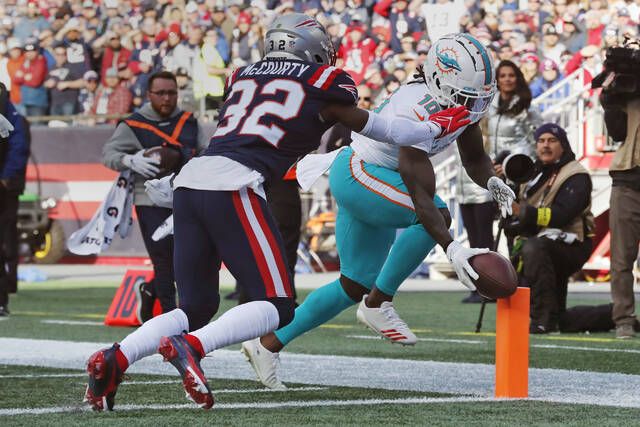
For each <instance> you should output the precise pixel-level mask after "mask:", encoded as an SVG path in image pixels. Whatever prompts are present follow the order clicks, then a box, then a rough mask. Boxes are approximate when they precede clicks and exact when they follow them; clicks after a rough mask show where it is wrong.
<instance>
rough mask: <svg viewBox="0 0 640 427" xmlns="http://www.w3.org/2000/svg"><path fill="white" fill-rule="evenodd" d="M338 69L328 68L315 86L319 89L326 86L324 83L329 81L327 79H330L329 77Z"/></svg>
mask: <svg viewBox="0 0 640 427" xmlns="http://www.w3.org/2000/svg"><path fill="white" fill-rule="evenodd" d="M335 69H336V67H332V66H328V67H327V68H325V70H324V71H323V72H322V74H320V77H318V80H316V81H315V82H314V83H313V85H314V86H315V87H317V88H322V85H323V84H324V82H326V81H327V79H328V78H329V76H330V75H331V73H333V72H334V71H335Z"/></svg>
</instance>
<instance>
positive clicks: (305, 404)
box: [0, 397, 507, 416]
mask: <svg viewBox="0 0 640 427" xmlns="http://www.w3.org/2000/svg"><path fill="white" fill-rule="evenodd" d="M506 400H507V399H495V398H491V397H407V398H399V399H358V400H305V401H300V400H292V401H288V402H247V403H218V404H216V405H214V409H215V410H216V411H219V410H222V409H278V408H313V407H326V406H365V405H384V404H391V405H418V404H430V403H479V402H501V401H506ZM144 409H153V410H167V409H198V407H197V406H196V405H194V404H192V403H183V404H173V405H164V404H163V405H160V404H151V405H127V404H125V405H118V406H116V408H115V412H122V411H140V410H144ZM89 411H90V408H89V407H87V406H54V407H48V408H8V409H0V416H16V415H45V414H56V413H72V412H89Z"/></svg>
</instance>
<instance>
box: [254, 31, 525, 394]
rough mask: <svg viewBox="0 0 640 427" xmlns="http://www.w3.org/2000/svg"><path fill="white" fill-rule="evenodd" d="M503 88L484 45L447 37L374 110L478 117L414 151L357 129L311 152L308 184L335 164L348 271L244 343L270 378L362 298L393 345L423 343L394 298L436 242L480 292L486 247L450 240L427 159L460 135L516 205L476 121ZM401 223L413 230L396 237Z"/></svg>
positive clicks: (365, 312) (472, 158)
mask: <svg viewBox="0 0 640 427" xmlns="http://www.w3.org/2000/svg"><path fill="white" fill-rule="evenodd" d="M495 92H496V82H495V73H494V69H493V64H492V61H491V58H490V56H489V54H488V53H487V51H486V49H485V48H484V47H483V46H482V45H481V44H480V43H479V42H478V41H477V40H475V39H474V38H473V37H471V36H469V35H468V34H450V35H447V36H444V37H442V38H441V39H439V40H438V41H436V43H434V45H433V46H432V47H431V49H430V51H429V54H428V56H427V60H426V62H425V63H424V64H423V67H422V68H421V69H420V70H419V72H418V74H417V75H416V80H415V81H412V82H410V83H408V84H406V85H403V86H401V87H400V88H399V89H398V90H397V91H396V92H395V93H393V94H392V95H391V96H390V97H389V98H388V99H387V100H385V101H384V102H383V103H381V104H380V105H379V106H378V107H377V109H376V110H375V111H376V112H377V113H378V114H380V115H381V116H388V117H392V116H395V117H404V118H409V119H412V120H416V121H425V120H432V121H438V116H439V113H440V112H441V111H442V110H444V109H446V108H450V107H453V106H456V105H462V106H466V107H467V108H468V109H469V111H470V113H471V114H470V119H471V123H470V124H468V125H467V126H464V127H461V128H459V129H458V130H456V131H455V132H452V133H450V134H449V135H446V136H443V137H440V138H436V139H435V140H431V141H425V142H424V143H421V144H417V145H414V146H411V147H397V146H392V145H389V144H385V143H382V142H378V141H375V140H373V139H370V138H367V137H362V136H360V135H356V134H353V143H352V144H351V146H350V147H347V148H345V149H343V150H341V151H340V152H338V153H336V152H334V153H329V154H327V155H322V156H319V155H315V156H314V155H312V156H307V157H306V158H305V159H303V160H302V161H301V162H300V163H299V164H298V177H299V181H300V183H301V185H302V186H303V188H304V187H306V186H307V184H308V182H309V181H313V179H314V178H315V177H316V176H317V175H318V174H319V173H321V172H323V171H324V170H326V168H321V167H319V166H318V165H319V164H322V161H323V160H324V161H325V163H326V164H330V165H331V170H330V176H329V180H330V184H331V191H332V194H333V195H334V197H335V198H336V200H337V202H338V206H339V208H338V214H337V220H336V240H337V246H338V253H339V256H340V273H341V276H340V278H339V279H338V280H335V281H334V282H332V283H329V284H327V285H325V286H323V287H321V288H318V289H316V290H315V291H314V292H312V293H311V294H309V296H308V297H307V298H306V299H305V300H304V302H303V304H302V305H300V306H299V307H298V308H297V309H296V312H295V317H294V320H293V321H292V322H291V323H290V324H288V325H287V326H285V327H283V328H280V329H278V330H276V331H275V332H272V333H269V334H267V335H265V336H263V337H261V338H256V339H255V340H251V341H246V342H244V343H243V346H242V352H243V353H244V354H245V356H246V357H247V359H248V360H249V362H250V363H251V365H252V367H253V368H254V370H255V371H256V374H257V375H258V379H259V380H260V381H261V382H262V383H263V384H265V385H266V386H267V387H271V388H284V385H283V384H282V383H281V382H280V380H279V379H278V378H277V375H276V365H277V363H276V360H277V359H278V352H279V351H280V350H281V349H282V348H283V347H284V346H286V345H287V344H288V343H289V342H290V341H292V340H293V339H294V338H296V337H298V336H300V335H302V334H303V333H305V332H307V331H309V330H311V329H313V328H315V327H317V326H319V325H321V324H323V323H325V322H326V321H328V320H330V319H331V318H333V317H334V316H336V315H337V314H338V313H340V312H341V311H343V310H344V309H346V308H347V307H350V306H352V305H354V304H356V303H358V302H360V304H359V306H358V311H357V317H358V320H359V321H361V322H362V323H364V324H366V325H367V326H368V327H369V328H371V329H372V330H374V331H376V332H377V333H379V334H380V335H381V336H383V337H384V338H386V339H388V340H391V341H392V342H397V343H401V344H404V345H412V344H415V342H416V336H415V335H414V334H413V332H411V330H410V329H409V327H408V326H407V325H406V323H405V322H404V321H402V319H401V318H400V317H399V316H398V314H397V313H396V311H395V310H394V308H393V303H392V299H393V296H394V295H395V293H396V291H397V289H398V287H399V286H400V284H401V283H402V282H403V281H404V280H405V279H406V278H407V277H408V276H409V274H411V272H413V271H414V270H415V268H416V267H417V266H418V265H419V264H420V263H421V262H422V261H423V260H424V258H425V257H426V255H427V254H428V253H429V252H430V251H431V250H432V249H433V247H434V246H435V245H436V243H437V244H440V245H441V246H442V247H443V248H444V249H445V250H446V253H447V257H448V258H449V260H450V261H451V262H452V264H453V266H454V268H455V271H456V273H457V274H458V277H459V279H460V281H461V282H462V283H463V284H465V285H466V286H468V287H469V288H471V289H475V287H474V285H473V282H472V281H471V278H477V277H478V276H477V273H476V272H475V271H474V270H473V269H472V267H471V266H470V264H469V259H470V258H471V257H473V256H474V255H477V254H479V253H485V252H487V251H488V249H468V248H465V247H463V246H462V245H461V244H460V243H459V242H457V241H455V240H453V239H452V238H451V235H450V234H449V229H448V227H449V223H450V216H449V212H448V210H447V208H446V205H445V203H444V202H443V201H442V200H441V199H440V198H439V197H438V196H437V195H435V176H434V171H433V166H432V164H431V162H430V160H429V158H430V157H431V156H433V155H434V154H436V153H438V152H440V151H442V150H444V149H445V148H446V147H448V146H449V145H450V144H452V143H453V142H455V141H457V143H458V147H459V150H460V153H461V158H462V164H463V166H464V167H465V169H466V171H467V173H468V174H469V176H470V177H471V178H472V179H474V181H475V182H477V183H478V184H479V185H481V186H483V187H485V188H487V189H488V190H489V191H490V192H491V193H492V195H493V197H494V199H495V200H496V201H497V202H498V203H499V205H500V206H501V208H502V209H503V210H504V211H505V212H506V211H508V210H510V209H511V202H512V201H513V199H514V198H515V195H514V194H513V192H512V191H511V190H510V189H509V187H508V186H506V185H505V184H504V183H503V182H502V181H501V180H500V179H498V178H497V177H495V175H494V173H493V167H492V164H491V160H490V159H489V157H488V156H487V155H486V154H485V152H484V149H483V145H482V133H481V131H480V128H479V126H478V121H479V120H480V119H481V118H482V117H483V116H484V115H485V114H486V112H487V110H488V107H489V105H490V103H491V100H492V98H493V96H494V94H495ZM311 169H313V170H314V173H310V172H309V170H311ZM398 228H405V230H404V231H403V232H402V233H401V234H400V236H399V237H398V238H397V239H396V230H397V229H398ZM394 241H395V243H394Z"/></svg>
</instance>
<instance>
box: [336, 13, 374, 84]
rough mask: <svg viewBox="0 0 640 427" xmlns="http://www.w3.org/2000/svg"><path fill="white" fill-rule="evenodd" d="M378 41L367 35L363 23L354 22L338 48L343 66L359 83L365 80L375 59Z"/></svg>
mask: <svg viewBox="0 0 640 427" xmlns="http://www.w3.org/2000/svg"><path fill="white" fill-rule="evenodd" d="M375 50H376V43H375V41H373V39H371V38H370V37H367V36H366V28H365V27H364V25H362V24H361V23H359V22H357V21H356V23H355V24H352V25H350V26H349V28H348V29H347V32H346V34H345V37H344V39H343V41H342V44H341V45H340V48H339V49H338V59H340V60H341V61H342V68H343V69H344V70H345V71H346V72H348V73H349V74H350V75H351V77H352V78H353V80H354V81H355V82H356V84H357V85H359V84H360V83H361V82H362V81H363V80H364V73H365V72H366V70H367V67H369V65H371V64H372V63H373V61H374V60H375Z"/></svg>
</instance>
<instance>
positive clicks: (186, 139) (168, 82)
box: [102, 71, 209, 322]
mask: <svg viewBox="0 0 640 427" xmlns="http://www.w3.org/2000/svg"><path fill="white" fill-rule="evenodd" d="M147 95H148V96H149V101H150V102H149V103H147V104H145V105H144V106H143V107H142V108H141V109H140V110H138V112H136V113H133V114H132V115H130V116H129V117H128V118H127V119H125V120H123V121H121V122H119V123H118V126H117V127H116V130H115V132H114V133H113V135H112V136H111V138H110V139H109V140H108V141H107V142H106V144H105V146H104V148H103V152H102V153H103V156H102V161H103V163H104V164H105V165H106V166H107V167H109V168H111V169H114V170H117V171H123V170H125V169H130V170H132V171H133V172H134V176H135V191H134V200H133V203H134V205H135V209H136V214H137V216H138V224H139V225H140V231H141V232H142V238H143V240H144V244H145V247H146V248H147V252H149V257H150V258H151V263H152V264H153V270H154V278H153V280H152V281H151V283H142V284H140V289H138V293H139V295H141V301H139V306H138V308H139V313H138V315H139V317H140V321H141V322H145V321H147V320H149V319H150V318H151V317H152V309H153V303H154V299H155V298H157V299H158V300H160V305H161V306H162V311H163V312H165V313H167V312H169V311H171V310H173V309H174V308H176V291H175V285H174V272H173V237H171V236H170V237H166V238H164V239H161V240H159V241H154V240H153V239H152V235H153V233H154V231H155V230H156V229H157V228H158V227H159V226H160V224H162V223H163V221H164V220H165V219H167V218H168V217H169V216H170V215H171V213H172V212H171V209H169V208H164V207H160V206H156V205H154V204H153V202H152V201H151V199H150V198H149V196H147V194H146V193H145V191H144V181H145V179H151V178H155V177H156V176H157V175H158V173H159V172H160V164H159V162H160V161H159V159H154V157H145V156H144V153H145V151H146V150H147V149H149V148H152V147H157V146H165V147H166V146H171V147H174V148H176V149H178V150H179V151H180V153H181V159H182V161H181V162H180V164H179V165H178V166H177V167H176V168H175V169H174V170H172V171H170V172H178V170H179V169H180V167H182V164H184V163H186V162H187V161H188V160H189V159H190V158H191V157H192V156H193V155H195V154H196V153H197V152H199V151H200V150H202V149H204V148H205V147H206V146H207V145H208V144H209V138H208V137H207V135H206V134H205V133H204V131H203V130H202V128H201V127H200V125H199V123H198V121H197V120H196V118H195V117H193V114H191V113H190V112H185V111H182V110H180V109H179V108H178V106H177V103H178V86H177V83H176V78H175V76H174V75H173V74H172V73H170V72H168V71H161V72H158V73H155V74H153V75H152V76H151V77H150V79H149V88H148V91H147Z"/></svg>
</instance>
